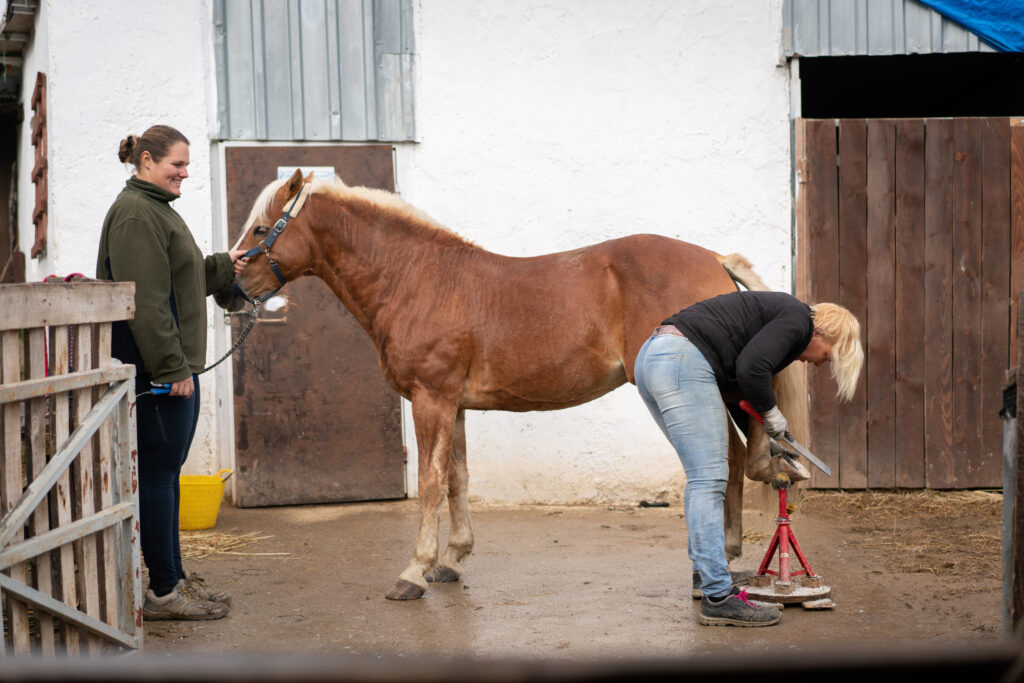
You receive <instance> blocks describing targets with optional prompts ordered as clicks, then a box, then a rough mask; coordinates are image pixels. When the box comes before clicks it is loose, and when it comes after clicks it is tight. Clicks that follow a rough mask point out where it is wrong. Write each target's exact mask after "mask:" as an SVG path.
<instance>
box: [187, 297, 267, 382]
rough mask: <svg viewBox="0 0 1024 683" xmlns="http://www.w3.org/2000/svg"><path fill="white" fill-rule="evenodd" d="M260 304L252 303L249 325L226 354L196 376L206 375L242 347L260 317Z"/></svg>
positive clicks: (257, 302)
mask: <svg viewBox="0 0 1024 683" xmlns="http://www.w3.org/2000/svg"><path fill="white" fill-rule="evenodd" d="M260 303H261V302H259V301H254V302H253V304H252V308H250V309H249V313H248V315H249V324H248V325H247V326H246V328H245V329H244V330H242V333H241V334H240V335H238V339H237V340H235V343H234V345H233V346H232V347H231V348H230V349H228V352H227V353H225V354H224V355H223V356H221V359H220V360H219V361H217V362H216V363H214V364H213V365H210V366H208V367H207V368H206V369H205V370H203V372H200V373H197V374H200V375H202V374H203V373H206V372H209V371H210V370H213V369H214V368H215V367H217V366H218V365H220V364H221V363H223V362H224V361H226V360H227V359H228V356H230V355H231V354H233V353H234V352H235V350H236V349H238V347H239V346H241V345H242V342H244V341H245V338H246V337H248V336H249V333H250V332H252V328H253V325H255V324H256V320H257V319H258V318H259V317H260Z"/></svg>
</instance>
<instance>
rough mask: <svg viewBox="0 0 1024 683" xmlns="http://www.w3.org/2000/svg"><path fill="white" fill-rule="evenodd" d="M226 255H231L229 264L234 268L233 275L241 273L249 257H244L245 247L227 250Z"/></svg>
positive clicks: (247, 263)
mask: <svg viewBox="0 0 1024 683" xmlns="http://www.w3.org/2000/svg"><path fill="white" fill-rule="evenodd" d="M228 256H230V257H231V264H232V265H233V266H234V268H235V276H236V277H237V276H239V275H241V274H242V271H243V270H245V267H246V266H247V265H249V259H248V258H246V257H245V249H232V250H231V251H229V252H228Z"/></svg>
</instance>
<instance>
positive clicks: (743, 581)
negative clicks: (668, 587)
mask: <svg viewBox="0 0 1024 683" xmlns="http://www.w3.org/2000/svg"><path fill="white" fill-rule="evenodd" d="M753 575H754V572H751V571H747V570H746V569H741V570H739V571H735V572H734V571H730V572H729V576H730V577H731V578H732V585H733V586H746V585H747V584H748V583H749V582H750V577H751V576H753ZM700 584H701V580H700V572H694V573H693V592H692V593H691V595H692V596H693V599H694V600H700V599H701V598H703V597H704V591H702V590H701V589H700Z"/></svg>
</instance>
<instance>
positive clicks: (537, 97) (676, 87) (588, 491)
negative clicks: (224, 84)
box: [20, 0, 791, 504]
mask: <svg viewBox="0 0 1024 683" xmlns="http://www.w3.org/2000/svg"><path fill="white" fill-rule="evenodd" d="M42 5H43V6H42V7H41V8H40V12H39V22H38V24H37V25H38V27H39V28H38V29H37V37H36V41H35V44H34V46H33V49H32V51H31V54H30V55H29V56H28V57H27V60H26V69H25V73H26V83H27V84H29V81H30V80H31V79H30V78H29V76H28V74H31V75H32V77H34V73H35V70H36V69H37V68H39V69H42V66H39V67H36V66H31V65H32V64H35V63H38V64H40V65H45V67H46V69H45V70H47V71H48V73H49V78H50V84H51V88H50V101H49V111H50V168H51V176H50V201H51V218H50V231H51V242H50V244H51V246H50V251H49V252H48V254H47V257H46V259H45V260H44V261H42V262H41V263H30V264H29V265H28V273H29V280H35V279H40V278H41V277H43V276H45V275H46V274H48V273H50V272H60V273H66V272H72V271H76V270H77V271H81V272H84V273H86V274H92V273H93V272H94V259H95V251H96V243H97V239H98V236H99V228H100V225H101V223H102V220H103V216H104V214H105V212H106V210H107V207H108V206H109V204H110V202H111V201H112V199H113V197H114V195H115V194H116V193H117V192H118V191H119V189H120V187H121V186H122V185H123V183H124V180H125V179H126V177H127V174H126V172H125V171H124V170H123V169H122V167H121V165H120V164H119V163H118V162H117V158H116V150H117V144H118V142H119V141H120V139H121V138H122V137H124V135H125V134H127V133H129V132H136V133H141V132H142V130H144V128H145V127H146V126H148V125H150V124H153V123H157V122H166V123H170V124H171V125H175V126H177V127H178V128H180V129H181V130H182V131H183V132H185V134H186V135H187V136H189V137H190V138H191V139H192V143H193V144H192V150H191V153H192V165H191V168H190V172H191V174H192V178H191V180H190V181H189V182H188V184H187V185H186V186H185V190H184V193H183V196H182V198H181V199H180V200H178V201H177V202H176V209H177V210H178V211H179V212H180V213H181V214H182V215H183V216H184V218H185V220H186V221H187V222H188V224H189V226H190V227H191V228H192V230H193V232H194V233H195V234H196V237H197V240H198V241H199V243H200V245H201V246H202V248H203V250H204V251H206V252H209V251H211V250H212V248H213V246H214V245H216V246H217V248H223V237H222V235H221V234H220V231H221V229H222V228H221V225H220V220H221V219H220V218H219V216H220V208H219V194H218V193H220V192H221V190H220V189H219V188H220V185H221V183H222V178H220V177H217V178H211V173H216V172H217V171H216V168H215V166H214V169H213V170H211V157H210V152H209V146H208V145H207V144H206V143H207V142H208V140H209V137H208V131H210V130H213V123H212V122H213V112H215V111H216V107H215V102H214V97H215V89H214V88H213V87H212V83H213V82H212V79H213V65H212V63H211V56H210V55H211V51H212V50H211V43H210V40H211V39H210V7H209V0H188V1H183V2H175V3H165V2H156V1H152V0H147V1H146V2H138V1H137V0H75V2H71V3H68V2H66V1H59V2H58V0H43V2H42ZM58 6H59V10H58V9H56V8H57V7H58ZM781 6H782V0H759V1H757V2H752V1H751V0H714V1H712V0H686V1H681V0H633V1H631V2H621V0H560V1H558V2H553V1H551V0H517V1H516V2H514V3H510V2H506V1H505V0H452V1H450V2H436V1H433V0H430V1H421V2H418V3H417V4H416V7H415V20H416V51H417V56H416V59H417V64H416V75H417V81H416V84H415V88H416V101H415V107H416V125H417V134H418V138H419V139H418V142H417V143H416V144H406V145H399V147H398V155H397V159H398V161H397V170H398V185H399V189H400V191H401V192H402V194H403V195H404V196H405V197H406V199H408V200H409V201H410V202H412V203H413V204H415V205H416V206H418V207H420V208H422V209H423V210H425V211H426V212H427V213H429V214H430V215H432V216H433V217H434V218H436V219H437V220H439V221H440V222H442V223H443V224H445V225H446V226H448V227H449V228H451V229H453V230H455V231H456V232H458V233H460V234H462V235H464V236H465V237H467V238H469V239H471V240H473V241H474V242H476V243H478V244H480V245H481V246H483V247H485V248H487V249H490V250H492V251H495V252H499V253H503V254H509V255H532V254H540V253H545V252H549V251H558V250H564V249H572V248H576V247H579V246H582V245H586V244H591V243H594V242H599V241H602V240H605V239H609V238H613V237H619V236H622V235H627V234H631V233H640V232H653V233H659V234H664V235H670V236H673V237H678V238H681V239H685V240H688V241H692V242H696V243H698V244H701V245H703V246H707V247H710V248H712V249H716V250H719V251H723V252H731V251H741V252H743V253H745V254H746V255H747V256H748V257H749V258H751V260H753V261H754V263H755V265H756V267H757V269H758V271H759V272H760V273H761V274H762V276H763V277H764V278H765V279H766V281H768V282H769V284H771V285H772V286H774V287H777V288H779V289H786V290H788V289H789V283H790V263H791V259H790V252H791V239H790V204H791V202H790V185H789V169H790V148H789V145H790V141H789V122H788V114H789V99H788V97H789V94H788V80H787V79H788V73H787V68H786V66H785V64H784V62H783V61H782V60H781V58H780V54H781V49H780V41H781V23H782V22H781ZM32 60H35V61H32ZM28 87H31V86H30V84H29V85H28ZM26 99H27V98H26ZM204 136H206V137H204ZM27 149H28V156H26V151H25V150H26V146H25V143H24V142H23V144H22V150H23V151H22V158H23V159H25V158H31V148H30V147H28V148H27ZM214 161H215V159H214ZM23 176H24V174H23ZM21 196H22V197H30V196H32V188H31V185H24V186H23V187H22V191H21ZM25 214H26V212H25V211H22V218H21V221H22V222H21V225H20V231H21V235H22V244H23V249H26V250H27V248H28V246H29V245H30V237H29V236H30V235H31V234H32V231H31V223H28V224H27V225H26V216H25ZM214 217H216V218H214ZM674 312H675V311H665V314H666V316H668V315H670V314H672V313H674ZM216 317H217V316H216V315H215V314H214V312H213V309H212V307H211V316H210V319H211V325H213V321H214V320H215V319H216ZM217 327H218V329H217V333H216V335H215V334H214V333H213V332H211V335H210V338H211V340H214V339H216V340H217V344H218V345H219V348H223V335H222V328H221V327H220V326H219V325H218V326H217ZM571 333H572V330H566V334H571ZM211 347H213V344H211ZM214 351H215V349H213V348H211V352H210V355H211V357H212V356H213V355H214ZM222 377H223V376H222ZM203 392H204V409H203V419H202V422H201V424H200V428H199V432H198V435H197V440H196V445H195V446H194V447H193V452H192V455H191V457H190V460H189V463H188V464H187V465H186V468H187V470H188V471H191V472H212V471H215V470H216V469H217V468H218V467H219V465H220V462H219V458H220V457H221V455H219V454H218V453H223V452H224V451H225V449H224V448H219V449H218V447H217V446H218V444H217V439H216V438H215V437H214V436H213V435H214V434H217V433H218V430H220V432H219V433H220V434H221V435H222V438H223V435H225V434H229V433H230V430H231V421H230V410H223V409H222V410H218V409H217V408H216V407H215V404H216V401H215V400H214V398H215V396H216V394H217V393H218V392H217V389H216V387H214V386H213V382H212V381H210V380H207V381H205V382H204V385H203ZM219 393H221V394H224V395H225V396H226V395H227V391H226V388H225V387H222V388H221V391H220V392H219ZM228 398H229V397H228ZM467 425H468V432H469V451H470V454H469V460H470V472H471V477H472V481H471V493H472V494H473V496H474V499H475V500H478V501H484V502H492V503H506V502H517V503H601V504H616V503H623V504H631V503H636V502H637V501H639V500H642V499H647V500H651V499H654V498H658V497H668V498H675V499H678V497H679V496H681V493H682V486H683V481H684V480H683V476H682V468H681V467H680V465H679V464H678V461H677V460H676V458H675V455H674V453H673V452H672V449H671V447H670V446H669V445H668V443H667V441H666V440H665V439H664V438H663V437H662V436H661V434H660V433H659V432H658V430H657V429H656V427H655V426H654V422H653V421H652V420H651V419H650V417H649V416H648V415H647V413H646V410H645V408H644V407H643V404H642V402H641V401H640V399H639V397H638V396H637V394H636V389H635V388H634V387H632V386H627V387H624V388H622V389H619V390H618V391H616V392H613V393H612V394H610V395H609V396H607V397H605V398H603V399H601V400H598V401H595V402H593V403H591V404H588V405H586V406H581V407H579V408H575V409H571V410H565V411H559V412H551V413H526V414H514V413H498V412H493V413H470V414H469V416H468V421H467ZM405 432H406V434H407V439H408V440H409V441H410V442H412V440H413V438H414V437H413V432H412V429H409V428H407V429H406V430H405ZM410 445H411V446H414V444H412V443H410ZM410 453H411V454H412V461H413V462H412V463H411V465H412V466H411V468H410V473H411V479H412V481H411V488H412V491H413V492H415V455H414V454H415V448H414V447H411V448H410Z"/></svg>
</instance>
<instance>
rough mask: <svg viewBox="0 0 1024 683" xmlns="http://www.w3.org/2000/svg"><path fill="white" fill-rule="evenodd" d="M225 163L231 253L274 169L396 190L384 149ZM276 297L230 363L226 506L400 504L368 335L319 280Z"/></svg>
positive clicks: (248, 156)
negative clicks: (322, 173) (229, 493)
mask: <svg viewBox="0 0 1024 683" xmlns="http://www.w3.org/2000/svg"><path fill="white" fill-rule="evenodd" d="M225 162H226V163H225V167H226V168H225V172H226V181H227V211H228V221H229V242H230V243H232V244H234V242H235V240H237V238H238V235H239V232H240V230H242V229H243V227H244V226H243V223H244V221H245V220H246V218H248V215H249V211H250V209H251V208H252V204H253V201H254V200H255V199H256V197H257V195H258V194H259V192H260V190H261V189H263V187H265V186H266V184H267V183H269V182H271V181H273V180H274V179H276V178H277V177H278V167H279V166H300V167H303V168H309V167H312V166H320V167H323V166H327V167H333V168H334V169H335V171H336V173H337V174H338V175H339V176H340V177H341V178H342V179H343V180H344V181H345V182H346V183H348V184H350V185H363V186H366V187H376V188H381V189H386V190H394V171H393V167H392V151H391V147H390V146H386V145H373V146H361V147H342V146H337V147H331V146H322V147H321V146H318V147H304V146H303V147H228V148H227V149H226V150H225ZM281 239H287V234H284V235H283V236H282V238H281ZM279 294H280V296H282V297H283V298H284V300H285V302H286V304H285V305H284V306H283V307H282V308H280V309H278V310H276V311H267V310H263V311H261V313H260V318H261V320H260V322H258V323H257V324H256V327H255V329H254V330H253V331H252V333H251V334H250V336H249V338H248V339H247V340H246V342H245V343H244V344H243V345H242V346H241V347H240V348H239V350H238V351H236V352H235V355H234V359H235V360H234V404H235V444H236V454H235V466H236V474H235V476H236V477H237V483H236V487H235V492H236V503H237V504H238V505H240V506H242V507H255V506H261V505H286V504H294V503H328V502H345V501H356V500H379V499H386V498H403V497H405V494H406V492H405V456H404V452H403V447H402V431H401V408H400V402H399V398H398V396H397V394H395V393H394V392H393V391H391V389H390V388H389V387H388V386H387V384H386V383H385V382H384V378H383V376H382V374H381V371H380V367H379V365H378V361H377V352H376V350H375V349H374V347H373V344H372V343H371V342H370V339H369V337H367V335H366V333H365V332H364V331H363V329H362V328H361V327H360V326H359V324H358V323H357V322H356V321H355V319H354V318H353V317H352V316H351V315H350V314H349V313H348V311H347V310H346V309H345V307H344V306H343V305H342V304H341V302H340V301H338V299H337V298H336V297H335V296H334V294H333V292H331V290H330V289H328V287H327V286H326V285H325V284H324V283H323V282H322V281H321V280H320V279H318V278H313V277H305V278H301V279H299V280H296V281H294V282H291V283H289V284H288V285H287V286H286V287H284V288H283V289H282V290H281V291H280V292H279ZM243 322H244V320H243V319H242V318H241V317H240V316H236V317H235V320H234V322H233V324H232V330H233V333H234V335H235V336H237V335H238V333H239V331H240V330H241V327H242V324H243Z"/></svg>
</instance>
